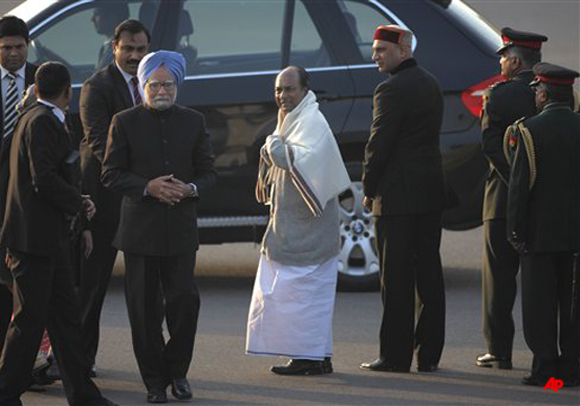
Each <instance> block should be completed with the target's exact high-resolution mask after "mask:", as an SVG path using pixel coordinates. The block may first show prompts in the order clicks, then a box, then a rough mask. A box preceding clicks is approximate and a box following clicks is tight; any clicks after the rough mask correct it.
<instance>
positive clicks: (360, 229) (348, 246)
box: [338, 162, 379, 292]
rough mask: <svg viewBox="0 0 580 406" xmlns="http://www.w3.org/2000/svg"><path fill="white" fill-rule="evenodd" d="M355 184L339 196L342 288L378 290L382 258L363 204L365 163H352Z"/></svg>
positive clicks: (339, 264) (339, 261)
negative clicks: (378, 253)
mask: <svg viewBox="0 0 580 406" xmlns="http://www.w3.org/2000/svg"><path fill="white" fill-rule="evenodd" d="M346 169H347V171H348V174H349V175H350V179H351V184H350V186H349V188H348V189H347V190H345V191H344V192H343V193H341V194H340V195H339V198H338V201H339V212H340V253H339V256H338V289H339V290H341V291H359V292H360V291H376V290H378V289H379V259H378V255H377V250H376V243H375V229H374V227H375V221H374V218H373V217H372V216H371V213H370V212H369V211H367V210H366V209H365V208H364V207H363V204H362V201H363V197H364V193H363V187H362V182H361V176H362V163H361V162H348V163H347V164H346Z"/></svg>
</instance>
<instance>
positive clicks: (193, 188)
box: [187, 183, 198, 197]
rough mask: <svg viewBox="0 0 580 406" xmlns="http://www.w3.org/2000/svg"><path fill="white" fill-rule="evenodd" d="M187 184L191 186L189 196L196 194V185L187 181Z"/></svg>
mask: <svg viewBox="0 0 580 406" xmlns="http://www.w3.org/2000/svg"><path fill="white" fill-rule="evenodd" d="M187 186H189V187H190V188H191V194H190V195H189V196H191V197H195V196H198V194H197V186H195V184H194V183H188V184H187Z"/></svg>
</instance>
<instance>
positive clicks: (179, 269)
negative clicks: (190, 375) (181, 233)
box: [125, 252, 200, 390]
mask: <svg viewBox="0 0 580 406" xmlns="http://www.w3.org/2000/svg"><path fill="white" fill-rule="evenodd" d="M195 254H196V253H195V252H192V253H188V254H186V255H179V256H169V257H157V256H142V255H134V254H129V253H125V265H126V268H125V298H126V300H127V310H128V312H129V321H130V323H131V334H132V337H133V350H134V352H135V357H136V358H137V364H138V365H139V370H140V372H141V377H142V379H143V382H144V383H145V386H146V387H147V389H148V390H149V389H164V388H165V387H166V386H167V385H168V384H169V382H170V379H173V378H185V377H186V375H187V370H188V369H189V365H190V363H191V359H192V357H193V346H194V342H195V333H196V331H197V319H198V315H199V306H200V300H199V292H198V290H197V286H196V284H195V279H194V276H193V271H194V268H195ZM160 287H161V291H162V295H163V299H164V303H165V319H166V321H167V329H168V332H169V337H170V338H169V340H168V341H167V342H165V340H164V338H163V332H162V326H161V324H162V318H161V317H160V315H159V300H158V298H159V290H160Z"/></svg>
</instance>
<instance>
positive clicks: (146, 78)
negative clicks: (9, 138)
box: [102, 51, 216, 403]
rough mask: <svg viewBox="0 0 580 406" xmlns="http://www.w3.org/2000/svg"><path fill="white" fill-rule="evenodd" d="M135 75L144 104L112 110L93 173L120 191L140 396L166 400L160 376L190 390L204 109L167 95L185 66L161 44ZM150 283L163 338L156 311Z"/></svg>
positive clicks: (178, 389)
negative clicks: (161, 308)
mask: <svg viewBox="0 0 580 406" xmlns="http://www.w3.org/2000/svg"><path fill="white" fill-rule="evenodd" d="M138 76H139V82H140V83H141V86H142V87H143V89H144V96H145V98H144V101H145V104H144V105H141V106H136V107H133V108H131V109H129V110H126V111H124V112H121V113H118V114H116V115H115V116H114V117H113V121H112V123H111V128H110V130H109V137H108V139H107V151H106V154H105V161H104V163H103V174H102V180H103V183H104V184H105V186H107V187H110V188H111V189H113V190H116V191H118V192H121V193H122V194H123V201H122V205H121V220H120V223H119V228H118V231H117V234H116V236H115V241H114V244H115V246H116V247H117V248H118V249H120V250H122V251H123V252H124V254H125V265H126V268H125V295H126V300H127V308H128V312H129V320H130V322H131V332H132V336H133V350H134V351H135V357H136V358H137V363H138V364H139V369H140V371H141V376H142V378H143V381H144V383H145V385H146V387H147V391H148V394H147V401H148V402H150V403H165V402H167V395H166V393H165V391H166V387H167V386H168V385H169V384H171V389H172V394H173V396H174V397H176V398H177V399H180V400H186V399H190V398H191V397H192V394H191V389H190V387H189V384H188V382H187V379H186V375H187V371H188V368H189V364H190V362H191V359H192V356H193V345H194V341H195V333H196V330H197V318H198V314H199V303H200V302H199V293H198V291H197V287H196V284H195V280H194V277H193V270H194V267H195V257H196V250H197V247H198V238H197V210H196V207H197V196H198V195H199V194H200V193H202V191H203V189H205V188H207V187H208V186H210V185H211V184H212V183H213V182H214V181H215V177H216V174H215V172H214V169H213V162H214V157H213V154H212V148H211V144H210V142H209V135H208V134H207V132H206V129H205V122H204V118H203V116H202V115H201V114H199V113H198V112H196V111H194V110H191V109H188V108H185V107H181V106H178V105H175V104H174V103H175V98H176V96H177V86H178V85H179V84H180V83H181V82H182V81H183V78H184V76H185V60H184V58H183V56H182V55H181V54H179V53H176V52H169V51H159V52H154V53H151V54H148V55H147V56H146V57H145V58H143V60H142V61H141V63H140V64H139V70H138ZM159 286H161V290H162V293H163V298H164V300H165V317H166V320H167V329H168V331H169V335H170V339H169V341H168V342H167V343H165V342H164V339H163V334H162V330H161V323H162V319H161V317H159V315H158V301H157V300H156V298H157V297H158V292H159Z"/></svg>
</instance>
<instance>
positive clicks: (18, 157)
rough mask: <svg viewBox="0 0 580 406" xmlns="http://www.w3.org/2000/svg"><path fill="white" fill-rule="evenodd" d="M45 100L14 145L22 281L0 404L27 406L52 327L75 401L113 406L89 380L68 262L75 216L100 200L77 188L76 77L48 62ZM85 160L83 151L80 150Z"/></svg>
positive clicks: (9, 230)
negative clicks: (71, 123)
mask: <svg viewBox="0 0 580 406" xmlns="http://www.w3.org/2000/svg"><path fill="white" fill-rule="evenodd" d="M35 90H36V96H37V98H38V102H37V103H35V104H34V105H33V106H31V107H30V108H29V109H28V110H27V111H26V112H25V113H24V114H23V116H22V117H21V118H20V120H19V122H18V125H17V127H16V129H15V132H14V137H13V140H12V143H11V146H10V179H9V183H8V194H7V199H6V214H5V217H4V224H3V226H2V230H1V232H0V241H1V243H2V245H3V246H5V247H6V248H7V250H8V256H7V265H8V268H9V269H10V271H11V273H12V277H13V278H14V296H15V297H18V298H19V300H15V301H14V319H13V321H12V323H10V326H9V329H8V334H7V335H6V341H5V345H4V349H3V352H2V355H1V357H0V404H2V405H21V402H20V396H21V394H22V392H23V391H24V390H25V389H26V387H27V386H28V383H29V377H30V373H31V371H32V368H33V365H34V361H35V359H36V353H37V351H38V348H39V346H40V340H41V338H42V333H43V331H44V329H45V328H47V329H48V333H49V336H50V339H51V343H52V346H53V351H54V352H55V355H56V358H57V361H58V363H59V365H60V367H61V370H62V380H63V384H64V388H65V392H66V396H67V399H68V402H69V404H70V405H87V406H88V405H112V403H111V402H110V401H108V400H107V399H105V398H103V397H102V396H101V394H100V392H99V390H98V389H97V387H96V386H95V385H94V383H93V382H92V381H91V379H90V378H89V364H88V362H87V359H86V356H85V354H84V351H83V348H82V344H81V337H80V315H79V311H78V305H77V302H76V297H75V294H74V291H73V284H72V272H71V267H70V262H69V260H68V244H69V240H68V231H69V221H68V220H67V216H74V215H76V214H77V213H78V212H79V211H81V210H84V212H85V215H86V216H87V218H89V217H91V216H92V215H93V214H94V204H93V203H92V202H91V201H90V200H89V199H88V198H86V197H83V196H82V195H81V194H80V193H79V192H78V190H77V188H76V187H75V186H74V183H75V179H74V173H75V171H77V172H78V168H75V166H78V161H77V159H75V155H74V154H71V152H72V150H71V148H70V138H69V134H68V131H67V129H66V126H65V124H64V121H65V111H66V109H67V108H68V103H69V101H70V97H71V87H70V75H69V73H68V70H67V69H66V67H65V66H64V65H62V64H60V63H56V62H47V63H45V64H43V65H42V66H41V67H39V68H38V71H37V72H36V78H35ZM76 156H77V157H78V155H76Z"/></svg>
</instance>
